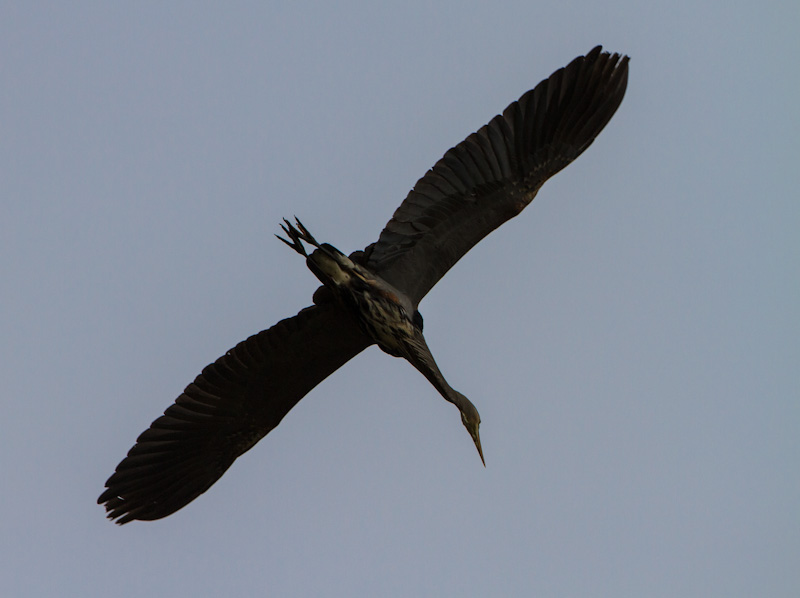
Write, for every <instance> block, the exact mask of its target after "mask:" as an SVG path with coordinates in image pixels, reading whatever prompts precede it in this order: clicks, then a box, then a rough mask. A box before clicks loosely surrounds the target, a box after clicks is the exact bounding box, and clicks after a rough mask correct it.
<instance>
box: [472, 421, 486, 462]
mask: <svg viewBox="0 0 800 598" xmlns="http://www.w3.org/2000/svg"><path fill="white" fill-rule="evenodd" d="M472 440H474V441H475V448H476V449H478V454H479V455H480V456H481V463H483V466H484V467H486V461H485V460H484V459H483V449H482V448H481V435H480V434H479V433H478V431H477V430H475V436H473V438H472Z"/></svg>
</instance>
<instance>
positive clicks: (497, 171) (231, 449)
mask: <svg viewBox="0 0 800 598" xmlns="http://www.w3.org/2000/svg"><path fill="white" fill-rule="evenodd" d="M627 77H628V58H627V57H621V56H619V55H617V54H613V55H611V54H608V53H602V52H601V48H600V47H599V46H598V47H597V48H594V49H593V50H592V51H591V52H589V53H588V54H587V55H586V56H581V57H578V58H576V59H575V60H573V61H572V62H571V63H570V64H569V65H568V66H567V67H565V68H563V69H559V70H558V71H556V72H555V73H553V75H551V76H550V77H549V78H548V79H546V80H544V81H542V82H541V83H540V84H539V85H537V86H536V88H534V89H533V90H531V91H529V92H527V93H526V94H524V95H523V96H522V97H521V98H520V99H519V100H518V101H517V102H513V103H512V104H511V105H510V106H509V107H508V108H507V109H506V110H505V111H504V112H503V114H502V115H500V116H497V117H495V118H494V119H492V121H491V122H490V123H489V124H488V125H486V126H485V127H483V128H481V129H480V130H479V131H478V132H477V133H474V134H472V135H470V136H469V137H467V139H465V140H464V141H463V142H462V143H460V144H458V145H457V146H455V147H454V148H452V149H451V150H449V151H448V152H447V153H446V154H445V155H444V157H443V158H442V159H441V160H440V161H439V162H437V163H436V165H435V166H434V167H433V168H432V169H431V170H429V171H428V172H427V173H426V174H425V176H423V177H422V178H421V179H420V180H419V181H418V182H417V184H416V185H415V187H414V189H413V190H412V191H411V192H410V193H409V195H408V197H407V198H406V200H405V201H404V202H403V203H402V204H401V205H400V207H399V208H398V209H397V211H396V212H395V213H394V216H393V217H392V219H391V220H390V221H389V222H388V223H387V225H386V227H385V228H384V230H383V232H381V235H380V238H379V239H378V241H377V242H376V243H373V244H372V245H370V246H369V247H367V248H366V249H365V250H364V251H359V252H355V253H353V254H351V255H350V256H349V257H348V256H345V255H344V254H343V253H341V252H340V251H338V250H337V249H335V248H334V247H332V246H330V245H328V244H320V243H318V242H317V241H316V240H315V239H314V238H313V237H312V236H311V234H310V233H309V232H308V231H307V230H306V229H305V227H303V226H302V224H300V222H299V221H298V222H297V227H295V226H293V225H292V224H290V223H289V222H288V221H286V225H285V226H284V227H283V230H284V232H285V233H286V234H287V236H289V238H290V239H291V241H288V240H286V239H282V240H283V241H284V242H285V243H287V244H288V245H289V246H290V247H292V248H293V249H294V250H295V251H297V252H298V253H300V254H302V255H304V256H306V258H307V259H306V263H307V265H308V267H309V268H310V269H311V270H312V272H314V274H315V275H316V276H317V278H319V280H320V281H321V282H322V283H323V287H321V288H320V289H318V290H317V292H315V293H314V305H313V306H311V307H307V308H305V309H303V310H302V311H300V312H299V313H298V314H297V315H296V316H294V317H291V318H287V319H286V320H283V321H281V322H279V323H278V324H276V325H275V326H273V327H272V328H269V329H268V330H264V331H262V332H260V333H258V334H256V335H253V336H251V337H250V338H248V339H247V340H245V341H242V342H241V343H239V344H238V345H236V347H234V348H233V349H231V350H230V351H228V352H227V353H226V354H225V355H223V356H222V357H220V358H219V359H218V360H217V361H216V362H214V363H212V364H210V365H209V366H207V367H206V368H204V369H203V371H202V373H201V374H200V375H199V376H197V378H196V379H195V381H194V382H193V383H191V384H189V386H187V387H186V390H184V392H183V393H182V394H181V395H180V396H179V397H178V398H177V399H176V401H175V403H174V404H173V405H171V406H170V407H168V408H167V410H166V411H165V412H164V415H162V416H161V417H159V418H158V419H156V420H155V421H154V422H153V423H152V424H151V426H150V428H149V429H147V430H145V431H144V432H143V433H142V434H141V435H140V436H139V438H138V439H137V441H136V444H135V445H134V446H133V448H132V449H131V450H130V451H129V452H128V456H127V457H126V458H125V459H124V460H123V461H122V462H121V463H120V464H119V465H118V466H117V469H116V472H115V473H114V474H113V475H112V476H111V477H110V478H109V479H108V481H107V482H106V490H105V492H103V494H101V495H100V497H99V498H98V503H101V504H104V505H105V507H106V510H107V514H108V517H109V518H110V519H115V520H116V522H117V523H120V524H122V523H127V522H128V521H132V520H135V519H140V520H152V519H159V518H161V517H166V516H167V515H170V514H171V513H174V512H175V511H177V510H178V509H180V508H181V507H183V506H185V505H186V504H188V503H189V502H191V501H192V500H194V499H195V498H197V497H198V496H199V495H200V494H202V493H203V492H205V491H206V490H207V489H208V488H209V487H210V486H211V485H212V484H213V483H214V482H216V480H218V479H219V478H220V477H221V476H222V474H223V473H224V472H225V471H226V470H227V469H228V467H230V465H231V464H232V463H233V461H234V460H235V459H236V458H237V457H238V456H240V455H241V454H242V453H244V452H245V451H247V450H249V449H250V448H251V447H252V446H253V445H255V444H256V443H257V442H258V441H259V440H260V439H261V438H263V437H264V436H265V435H266V434H267V433H269V432H270V430H272V429H273V428H274V427H275V426H277V425H278V424H279V423H280V421H281V420H282V419H283V417H284V416H285V415H286V414H287V413H288V412H289V411H290V410H291V408H292V407H294V405H295V404H297V402H298V401H299V400H300V399H301V398H303V396H305V395H306V394H307V393H308V392H309V391H311V389H312V388H314V387H315V386H316V385H317V384H319V383H320V382H321V381H322V380H324V379H325V378H326V377H327V376H328V375H330V374H331V373H333V372H334V371H336V370H337V369H338V368H340V367H341V366H342V365H344V364H345V363H346V362H347V361H349V360H350V359H351V358H352V357H354V356H355V355H357V354H358V353H360V352H361V351H362V350H364V349H365V348H367V347H368V346H370V345H372V344H377V345H378V346H379V347H380V348H381V349H382V350H383V351H385V352H386V353H388V354H390V355H393V356H396V357H402V358H404V359H406V360H408V361H409V362H410V363H411V364H412V365H413V366H414V367H415V368H416V369H417V370H419V371H420V372H421V373H422V374H423V375H424V376H425V377H426V378H427V379H428V380H429V381H430V382H431V384H432V385H433V386H434V387H435V388H436V390H437V391H438V392H439V393H440V394H441V395H442V396H443V397H444V398H445V399H446V400H448V401H449V402H451V403H453V404H454V405H456V407H457V408H458V409H459V411H460V413H461V420H462V423H463V424H464V426H465V427H466V428H467V430H468V432H469V433H470V436H471V437H472V439H473V441H474V443H475V446H476V447H477V449H478V452H479V454H480V456H481V460H483V451H482V448H481V443H480V436H479V434H478V428H479V425H480V416H479V415H478V411H477V409H476V408H475V406H474V405H473V404H472V403H471V402H470V401H469V400H468V399H467V398H466V397H465V396H464V395H462V394H461V393H459V392H458V391H456V390H454V389H453V388H452V387H451V386H450V385H449V384H448V383H447V381H446V380H445V379H444V376H443V375H442V374H441V372H440V371H439V368H438V366H437V365H436V362H435V360H434V359H433V355H432V354H431V351H430V350H429V348H428V345H427V342H426V341H425V337H424V336H423V334H422V316H421V315H420V313H419V311H418V305H419V302H420V301H421V300H422V298H423V297H424V296H425V295H426V294H427V293H428V291H429V290H430V289H431V288H432V287H433V286H434V285H435V284H436V282H437V281H438V280H439V279H441V277H442V276H444V274H445V273H446V272H447V271H448V270H449V269H450V268H451V267H452V266H453V265H454V264H455V263H456V262H457V261H458V260H459V259H460V258H461V257H462V256H463V255H464V254H465V253H466V252H467V251H469V249H470V248H472V247H473V246H474V245H475V244H476V243H478V242H479V241H480V240H481V239H482V238H483V237H485V236H486V235H487V234H489V233H490V232H492V231H493V230H494V229H496V228H497V227H498V226H500V225H501V224H502V223H503V222H505V221H506V220H508V219H509V218H512V217H513V216H516V215H517V214H518V213H519V212H520V211H522V209H524V208H525V206H527V205H528V204H529V203H530V202H531V201H532V200H533V198H534V196H535V195H536V193H537V192H538V190H539V189H540V188H541V186H542V184H543V183H544V182H545V181H546V180H547V179H548V178H550V177H551V176H552V175H554V174H555V173H556V172H558V171H559V170H561V169H562V168H564V167H565V166H566V165H567V164H569V163H570V162H572V161H573V160H574V159H575V158H576V157H577V156H579V155H580V154H581V153H582V152H583V151H584V150H585V149H586V148H587V147H589V145H591V143H592V142H593V141H594V139H595V137H596V136H597V135H598V134H599V133H600V131H601V130H602V129H603V127H604V126H605V125H606V124H607V123H608V121H609V120H610V119H611V117H612V116H613V115H614V112H615V111H616V109H617V108H618V107H619V105H620V103H621V102H622V98H623V96H624V93H625V88H626V85H627ZM303 242H306V243H309V244H310V245H312V246H314V247H315V248H316V249H315V250H314V251H313V252H312V253H311V255H308V254H307V253H306V251H305V248H304V246H303Z"/></svg>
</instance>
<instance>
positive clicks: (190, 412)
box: [97, 304, 371, 524]
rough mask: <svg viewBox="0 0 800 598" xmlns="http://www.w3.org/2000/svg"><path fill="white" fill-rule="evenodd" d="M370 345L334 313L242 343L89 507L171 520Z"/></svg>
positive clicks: (310, 313)
mask: <svg viewBox="0 0 800 598" xmlns="http://www.w3.org/2000/svg"><path fill="white" fill-rule="evenodd" d="M370 344H371V341H370V340H369V339H367V338H366V337H365V336H364V335H363V334H362V333H361V332H360V331H359V329H358V326H357V325H356V323H355V321H354V320H352V319H351V318H350V316H349V315H348V314H346V313H344V312H343V311H342V310H340V309H339V308H338V307H337V306H336V305H334V304H326V305H320V306H313V307H308V308H306V309H304V310H303V311H301V312H300V313H298V314H297V315H296V316H294V317H292V318H287V319H286V320H282V321H281V322H278V323H277V324H276V325H275V326H273V327H272V328H270V329H269V330H264V331H262V332H259V333H258V334H256V335H253V336H251V337H250V338H248V339H247V340H245V341H242V342H241V343H239V344H238V345H236V347H234V348H233V349H231V350H230V351H228V352H227V353H226V354H225V355H223V356H222V357H220V358H219V359H218V360H217V361H215V362H214V363H212V364H211V365H209V366H207V367H206V368H205V369H204V370H203V372H202V373H201V374H200V375H199V376H197V378H195V381H194V382H192V383H191V384H190V385H189V386H187V387H186V390H184V391H183V394H182V395H181V396H179V397H178V398H177V400H176V401H175V403H174V404H173V405H171V406H170V407H169V408H167V410H166V411H165V412H164V415H162V416H161V417H159V418H158V419H157V420H155V421H154V422H153V423H152V424H151V425H150V428H149V429H147V430H145V431H144V432H143V433H142V434H141V436H139V438H138V439H137V440H136V444H135V445H134V446H133V448H132V449H131V450H130V451H129V452H128V456H127V457H125V459H123V460H122V462H121V463H120V464H119V465H118V466H117V469H116V472H115V473H114V474H113V475H112V476H111V477H110V478H109V479H108V481H107V482H106V488H107V489H106V491H105V492H103V494H102V495H100V498H98V499H97V502H98V503H100V504H105V507H106V511H107V512H108V513H107V515H108V517H109V519H116V522H117V523H119V524H123V523H127V522H128V521H132V520H134V519H141V520H152V519H160V518H162V517H166V516H167V515H170V514H171V513H174V512H175V511H177V510H178V509H180V508H181V507H184V506H185V505H187V504H188V503H189V502H191V501H192V500H194V499H195V498H197V497H198V496H200V495H201V494H202V493H203V492H205V491H206V490H208V489H209V488H210V487H211V485H212V484H213V483H214V482H216V481H217V480H218V479H219V478H220V477H221V476H222V474H223V473H225V471H226V470H227V469H228V467H230V466H231V464H232V463H233V462H234V460H235V459H236V458H237V457H238V456H239V455H241V454H242V453H244V452H245V451H247V450H249V449H250V448H251V447H252V446H253V445H254V444H255V443H257V442H258V441H259V440H261V438H263V437H264V436H265V435H266V434H267V433H269V431H270V430H272V429H273V428H274V427H275V426H277V425H278V424H279V423H280V421H281V420H282V419H283V417H284V416H285V415H286V414H287V413H288V412H289V410H290V409H291V408H292V407H294V406H295V405H296V404H297V402H298V401H299V400H300V399H302V398H303V397H304V396H305V395H306V394H307V393H308V392H309V391H310V390H311V389H312V388H314V387H315V386H316V385H317V384H319V383H320V382H321V381H322V380H324V379H325V378H326V377H327V376H329V375H330V374H331V373H333V372H334V371H336V370H337V369H339V368H340V367H341V366H342V365H344V364H345V363H346V362H347V361H348V360H350V359H351V358H352V357H354V356H355V355H357V354H358V353H359V352H361V351H362V350H363V349H365V348H366V347H368V346H369V345H370Z"/></svg>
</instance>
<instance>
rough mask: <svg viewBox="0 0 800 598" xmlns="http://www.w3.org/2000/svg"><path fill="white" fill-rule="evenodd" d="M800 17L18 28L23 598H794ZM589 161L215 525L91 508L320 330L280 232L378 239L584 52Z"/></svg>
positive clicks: (10, 170)
mask: <svg viewBox="0 0 800 598" xmlns="http://www.w3.org/2000/svg"><path fill="white" fill-rule="evenodd" d="M798 24H800V6H799V5H798V3H797V2H790V1H785V2H761V3H754V2H738V1H736V2H722V1H715V2H711V1H709V2H703V1H699V2H698V1H697V0H692V1H685V0H677V1H670V2H666V1H664V2H651V3H647V2H633V1H623V0H614V1H613V2H611V3H600V2H588V1H584V0H573V1H566V2H549V3H543V2H531V1H529V0H527V1H525V2H503V1H499V0H495V1H493V2H474V1H463V0H462V1H458V2H456V1H452V2H433V3H427V2H425V3H418V2H411V1H408V0H406V1H404V2H397V3H377V2H362V3H355V2H340V3H330V2H319V3H311V4H309V3H305V2H266V3H255V2H228V3H218V5H217V6H211V5H210V3H195V2H172V3H162V2H137V3H106V2H62V3H45V2H38V3H23V2H6V3H3V4H2V6H0V164H2V166H1V167H0V173H1V174H0V202H2V212H0V308H1V309H2V312H1V313H2V317H0V338H2V341H1V342H0V376H1V377H2V380H3V387H4V389H3V393H2V394H3V396H2V399H0V400H2V416H1V417H0V473H1V474H2V486H1V487H0V595H2V596H15V597H16V596H101V595H102V596H114V597H128V596H136V597H141V596H177V597H182V596H207V595H218V596H223V595H225V596H256V595H259V596H260V595H272V596H403V597H408V596H415V597H417V596H419V597H427V596H431V597H442V596H458V597H460V598H467V597H471V596H609V597H621V596H637V597H641V596H647V597H659V596H663V597H675V596H682V597H686V596H698V597H701V596H702V597H708V596H724V597H731V596H771V597H781V596H787V597H788V596H792V597H794V596H798V595H800V475H798V469H799V466H800V433H799V432H800V367H799V366H800V309H799V307H800V234H799V233H798V231H800V201H799V199H800V191H798V189H800V174H799V171H800V169H798V164H800V141H798V140H800V118H799V117H798V111H797V102H798V97H800V84H799V83H798V81H800V68H798V66H797V64H798V58H800V37H799V36H798V34H797V27H798ZM598 43H602V44H604V46H605V47H606V48H607V49H609V50H611V51H619V52H624V53H627V54H629V55H630V56H631V71H630V80H629V85H628V92H627V96H626V98H625V100H624V102H623V103H622V106H621V108H620V110H619V111H618V112H617V114H616V116H615V117H614V119H613V120H612V121H611V122H610V124H609V125H608V127H607V128H606V129H605V131H604V132H603V133H602V134H601V135H600V137H599V138H598V139H597V141H596V142H595V144H594V145H593V146H592V147H591V148H590V149H589V150H588V151H587V152H586V153H585V154H584V155H583V156H581V157H580V158H579V159H578V161H577V162H576V163H575V164H573V165H571V166H569V167H568V168H567V169H566V170H565V171H563V172H562V173H560V174H559V175H557V176H556V177H555V178H554V179H553V180H552V181H550V182H549V183H547V184H546V185H545V187H544V188H543V189H542V191H541V192H540V194H539V196H538V197H537V199H536V201H534V202H533V204H532V205H531V206H530V207H528V208H527V209H526V210H525V211H524V212H523V213H522V214H521V215H520V217H518V218H516V219H514V220H513V221H511V222H509V223H507V224H506V225H504V226H503V227H502V228H501V229H500V230H499V231H497V232H496V233H494V234H492V235H491V236H490V237H488V238H487V239H486V240H484V241H483V242H482V243H481V244H480V245H478V246H477V247H476V248H475V249H474V250H473V251H472V252H470V253H469V254H468V255H467V256H466V257H465V258H464V259H463V260H462V261H461V262H460V263H459V264H458V265H457V266H456V267H455V268H454V269H453V270H452V271H451V272H450V273H449V274H448V275H447V276H446V277H445V278H444V279H443V280H442V282H440V283H439V284H438V285H437V286H436V288H435V289H434V290H433V291H432V292H431V294H430V295H428V297H427V298H426V299H425V300H424V302H423V303H422V305H421V311H422V313H423V315H424V316H425V324H426V328H425V331H426V337H427V339H428V343H429V345H430V346H431V349H432V350H433V352H434V354H435V355H436V357H437V361H438V362H439V365H440V366H441V368H442V370H443V372H444V374H445V376H446V377H447V378H448V380H449V381H450V383H451V384H452V385H453V386H454V387H455V388H457V389H459V390H460V391H462V392H463V393H465V394H466V395H467V396H469V397H470V399H471V400H472V401H473V402H474V403H475V404H476V405H477V407H478V409H479V410H480V413H481V416H482V420H483V424H482V427H481V437H482V441H483V449H484V453H485V455H486V464H487V467H486V469H484V468H483V467H482V466H481V464H480V459H479V458H478V455H477V454H476V452H475V449H474V447H473V446H472V442H471V440H470V438H469V436H468V435H467V434H466V432H465V431H464V429H463V427H462V425H461V422H460V418H459V416H458V412H457V411H456V409H454V408H453V407H452V405H449V404H448V403H446V402H445V401H443V400H442V399H441V397H440V396H439V395H438V394H437V393H436V392H435V391H434V390H433V388H432V387H430V385H429V384H428V383H427V382H426V381H425V380H424V379H423V378H422V376H420V375H419V374H418V373H417V372H416V371H415V370H414V369H413V368H412V367H411V366H409V365H408V364H407V363H405V362H404V361H402V360H398V359H392V358H390V357H388V356H386V355H384V354H383V353H381V352H380V351H379V350H378V349H375V348H372V349H370V350H368V351H367V352H366V353H364V354H362V355H360V356H359V357H357V358H356V359H355V360H354V361H352V362H351V363H349V364H348V365H347V366H346V367H344V368H343V369H341V370H340V371H339V372H337V373H336V374H334V375H333V376H332V377H331V378H329V379H328V380H327V381H325V382H324V383H323V384H321V385H320V386H319V387H318V388H317V389H316V390H315V391H313V393H311V394H310V395H309V396H307V397H306V398H305V399H304V400H303V401H301V403H300V404H299V405H298V406H297V408H296V409H295V410H294V411H292V412H291V413H290V414H289V416H288V417H287V418H286V419H285V420H284V422H283V423H282V424H281V426H280V427H279V428H277V429H276V430H275V431H274V432H273V433H272V434H270V435H269V436H268V437H267V438H265V439H264V440H263V441H262V442H261V443H260V444H259V445H258V446H256V447H255V448H254V449H253V450H252V451H250V452H249V453H248V454H247V455H245V456H244V457H243V458H241V459H240V460H239V461H237V462H236V463H235V465H234V466H233V467H232V469H231V470H230V471H229V472H228V473H227V474H226V475H225V476H224V477H223V478H222V480H221V481H220V483H218V484H217V485H216V486H214V487H213V488H212V489H211V490H210V491H209V492H208V493H207V494H205V495H204V496H202V497H201V498H200V499H198V500H197V501H195V502H194V503H192V504H191V505H189V506H188V507H187V508H185V509H183V510H182V511H180V512H178V513H177V514H175V515H173V516H171V517H169V518H167V519H164V520H161V521H157V522H153V523H132V524H129V525H127V526H124V527H122V528H119V527H117V526H115V525H113V524H111V523H109V522H108V521H106V519H105V518H104V511H103V509H102V508H101V507H99V506H98V505H96V504H95V500H96V498H97V496H98V495H99V494H100V492H101V491H102V489H103V483H104V482H105V480H106V478H107V477H108V476H109V475H110V474H111V473H112V471H113V469H114V467H115V466H116V465H117V463H118V462H119V461H120V459H122V457H123V456H124V455H125V453H126V452H127V450H128V449H129V448H130V446H131V445H132V443H133V441H134V440H135V438H136V436H137V435H138V434H139V433H140V432H141V431H142V430H144V429H145V428H146V427H147V426H148V425H149V424H150V422H151V421H152V420H153V419H155V418H156V417H157V416H158V415H160V414H161V412H162V411H163V410H164V409H165V408H166V407H167V406H168V405H169V404H170V403H171V402H172V401H173V400H174V398H175V397H176V396H177V395H178V394H179V393H180V392H181V391H182V389H183V388H184V386H185V385H186V384H187V383H188V382H189V381H191V380H192V379H193V378H194V376H195V375H196V374H197V373H198V372H199V371H200V369H201V368H202V367H203V366H205V365H206V364H207V363H209V362H210V361H213V360H214V359H216V358H217V357H218V356H219V355H220V354H222V353H223V352H224V351H225V350H227V349H228V348H229V347H231V346H233V345H234V344H235V343H236V342H238V341H239V340H241V339H243V338H245V337H246V336H248V335H250V334H252V333H254V332H257V331H258V330H261V329H263V328H267V327H269V326H271V325H272V324H273V323H275V322H276V321H278V320H279V319H281V318H284V317H287V316H290V315H293V314H295V313H296V312H297V311H298V310H299V309H300V308H302V307H304V306H305V305H308V304H309V303H310V297H311V293H312V292H313V290H314V288H315V287H316V280H315V279H314V277H313V275H312V274H311V273H310V272H308V270H307V269H306V268H305V266H304V264H303V261H302V260H301V259H300V258H299V257H298V256H297V255H296V254H294V253H293V252H292V251H290V250H289V249H287V248H286V247H285V246H283V245H282V244H280V243H279V242H278V241H277V240H275V238H274V237H273V233H275V232H278V223H279V221H280V219H281V218H282V217H284V216H289V217H291V216H292V215H297V216H299V217H300V218H301V219H302V220H303V221H304V223H305V224H306V225H308V227H309V228H310V229H311V230H312V232H313V233H314V234H315V235H316V236H317V237H318V238H319V239H322V240H325V241H328V242H330V243H332V244H334V245H335V246H337V247H339V248H340V249H342V250H343V251H345V252H349V251H352V250H354V249H357V248H363V247H364V246H365V245H367V244H368V243H370V242H372V241H374V240H375V239H376V238H377V236H378V233H379V232H380V230H381V228H382V227H383V225H384V224H385V222H386V221H387V220H388V219H389V217H390V216H391V214H392V212H393V211H394V209H395V208H396V207H397V205H399V203H400V201H401V200H402V199H403V198H404V197H405V195H406V193H407V192H408V190H409V189H410V188H411V187H412V186H413V184H414V182H415V181H416V180H417V179H418V178H419V177H420V176H422V174H423V173H424V172H425V171H426V170H427V169H428V168H429V167H431V166H432V165H433V164H434V162H435V161H436V160H437V159H438V158H440V157H441V155H442V154H443V153H444V151H445V150H447V149H448V148H449V147H451V146H452V145H454V144H455V143H457V142H459V141H461V140H462V139H463V138H464V137H466V135H467V134H469V133H471V132H472V131H474V130H476V129H478V128H479V127H480V126H482V125H483V124H485V123H486V122H488V120H489V119H490V118H491V117H493V116H494V115H495V114H497V113H499V112H500V111H502V110H503V109H504V108H505V107H506V105H508V104H509V103H510V102H511V101H513V100H515V99H517V98H518V97H519V96H520V95H521V94H522V93H523V92H525V91H526V90H528V89H530V88H531V87H533V86H534V85H535V84H536V83H538V82H539V81H540V80H541V79H543V78H545V77H547V76H548V75H550V73H551V72H552V71H554V70H555V69H557V68H559V67H561V66H564V65H566V64H567V63H568V62H569V61H570V60H571V59H572V58H574V57H575V56H578V55H580V54H584V53H585V52H587V51H588V50H590V49H591V48H592V47H593V46H594V45H595V44H598Z"/></svg>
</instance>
